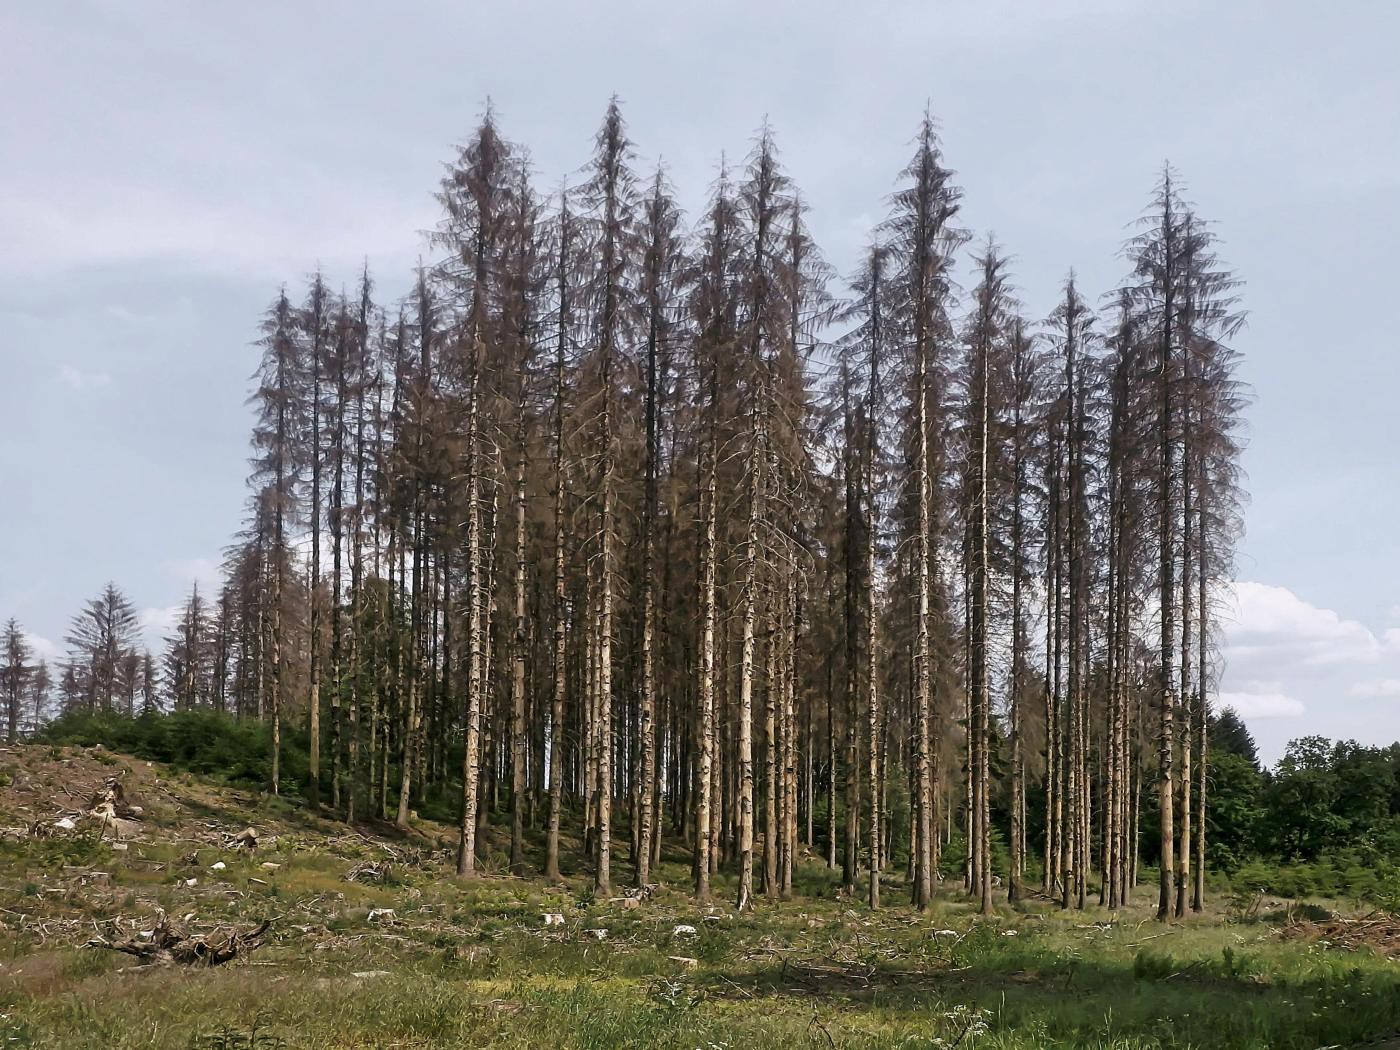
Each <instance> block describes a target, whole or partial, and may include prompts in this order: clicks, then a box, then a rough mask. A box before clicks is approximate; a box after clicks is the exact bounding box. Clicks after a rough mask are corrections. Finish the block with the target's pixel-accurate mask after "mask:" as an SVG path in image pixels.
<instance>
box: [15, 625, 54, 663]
mask: <svg viewBox="0 0 1400 1050" xmlns="http://www.w3.org/2000/svg"><path fill="white" fill-rule="evenodd" d="M24 640H25V641H26V642H28V643H29V649H30V651H31V652H33V654H34V658H35V659H37V660H47V661H48V662H49V663H50V664H53V663H56V662H57V661H58V659H59V657H60V656H62V655H63V650H62V649H60V648H59V647H58V643H57V642H52V641H50V640H49V639H47V638H45V637H44V636H43V635H41V634H34V633H32V632H30V631H25V632H24Z"/></svg>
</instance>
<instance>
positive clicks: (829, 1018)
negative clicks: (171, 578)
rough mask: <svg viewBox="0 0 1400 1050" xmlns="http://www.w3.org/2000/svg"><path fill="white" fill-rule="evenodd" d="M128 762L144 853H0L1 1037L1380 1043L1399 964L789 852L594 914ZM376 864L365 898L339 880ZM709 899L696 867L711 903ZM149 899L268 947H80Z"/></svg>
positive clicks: (12, 849)
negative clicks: (789, 860) (255, 847)
mask: <svg viewBox="0 0 1400 1050" xmlns="http://www.w3.org/2000/svg"><path fill="white" fill-rule="evenodd" d="M64 761H69V762H76V763H77V765H76V766H72V765H70V766H67V767H65V766H63V765H62V763H63V762H64ZM86 761H87V759H86V758H84V757H82V756H78V757H74V756H73V755H64V756H60V757H59V758H57V759H54V758H51V757H48V758H45V760H44V762H43V763H42V764H41V765H40V766H39V767H35V768H26V769H24V770H14V771H13V772H15V773H18V774H19V776H18V779H19V780H20V781H21V783H23V782H25V781H26V780H27V781H28V782H29V784H30V787H31V788H32V789H33V790H32V792H31V794H32V795H33V796H34V797H39V796H41V795H42V790H41V789H40V787H39V785H38V784H37V779H38V778H39V777H40V776H41V775H44V770H45V769H48V767H49V766H54V765H55V764H57V765H56V770H55V769H49V770H48V772H49V773H55V772H56V771H57V772H61V773H62V774H63V775H64V776H66V777H68V778H69V779H70V780H71V779H72V778H73V777H75V776H78V775H79V771H80V770H81V769H85V768H86V767H85V766H84V765H83V763H84V762H86ZM125 764H126V765H128V766H130V767H131V769H132V775H133V777H134V778H135V779H137V780H139V781H140V785H141V787H142V788H143V790H144V792H145V797H146V798H147V799H149V800H150V801H151V802H152V803H153V805H152V810H153V812H155V813H157V814H158V815H159V816H158V821H159V822H158V823H157V820H156V819H153V821H152V824H153V826H152V827H151V828H149V829H148V831H149V833H148V834H146V835H143V836H142V838H143V839H145V840H146V841H136V842H132V843H130V844H129V846H128V848H127V849H126V850H125V851H117V850H113V849H112V847H111V845H110V844H108V843H104V842H101V841H100V840H98V839H97V838H96V837H94V836H92V835H84V834H81V833H80V834H77V835H75V836H72V837H69V838H62V839H49V840H43V841H34V840H30V839H27V838H22V837H19V836H16V835H13V834H12V835H9V836H7V837H6V838H5V840H4V842H3V843H0V900H3V901H4V902H7V903H4V904H3V910H0V919H3V930H0V1047H8V1046H35V1047H55V1048H66V1047H95V1046H100V1047H111V1048H127V1047H132V1048H134V1047H170V1048H187V1047H208V1048H214V1047H221V1048H230V1047H252V1046H258V1047H457V1046H465V1047H476V1046H482V1047H541V1046H544V1047H557V1048H585V1047H588V1048H593V1047H597V1048H603V1047H637V1048H643V1047H645V1048H653V1047H656V1048H677V1050H695V1048H704V1050H720V1048H735V1050H737V1048H741V1047H743V1048H747V1047H775V1048H776V1047H801V1046H809V1047H827V1048H830V1047H840V1048H846V1047H870V1048H875V1047H910V1048H913V1047H980V1048H993V1047H1001V1048H1013V1047H1014V1048H1022V1047H1025V1048H1031V1047H1124V1048H1129V1047H1181V1048H1185V1047H1200V1048H1206V1047H1231V1048H1235V1047H1239V1048H1243V1047H1277V1048H1293V1047H1297V1048H1314V1047H1321V1046H1355V1045H1365V1044H1367V1043H1372V1042H1374V1041H1377V1040H1381V1039H1384V1038H1387V1037H1391V1036H1393V1035H1394V1034H1395V1033H1397V1032H1400V966H1397V965H1396V964H1395V963H1394V962H1391V961H1388V960H1386V959H1385V958H1383V957H1381V956H1380V955H1378V954H1376V953H1374V952H1372V951H1369V950H1366V949H1364V948H1363V949H1358V950H1348V949H1346V948H1343V947H1341V946H1336V945H1329V944H1327V943H1324V942H1317V941H1311V940H1308V939H1303V938H1298V937H1295V936H1291V935H1290V936H1286V935H1285V928H1284V926H1283V924H1282V920H1283V910H1282V909H1280V908H1274V909H1270V908H1261V909H1259V912H1258V915H1257V916H1256V917H1253V918H1251V919H1249V920H1248V921H1233V922H1232V921H1229V918H1228V916H1227V915H1226V914H1225V913H1224V912H1223V911H1215V912H1212V913H1210V914H1207V915H1205V916H1201V917H1198V918H1193V919H1192V920H1190V921H1187V922H1184V923H1180V924H1173V925H1169V926H1166V927H1163V926H1160V925H1158V924H1156V923H1154V922H1152V921H1150V918H1149V914H1148V911H1147V910H1146V904H1147V901H1146V897H1147V892H1146V891H1145V890H1144V892H1143V893H1142V895H1141V897H1142V900H1141V902H1140V903H1139V904H1138V905H1135V906H1134V907H1133V908H1130V909H1128V910H1127V911H1126V912H1124V913H1122V914H1120V915H1117V916H1113V915H1109V914H1108V913H1106V912H1099V911H1097V910H1090V911H1089V912H1087V913H1082V914H1081V913H1061V912H1059V911H1058V910H1056V909H1054V908H1052V907H1050V906H1049V905H1048V904H1044V903H1032V904H1029V905H1027V906H1025V907H1024V908H1021V909H1019V910H1015V911H1013V910H1011V909H1009V908H1006V909H1003V910H1002V911H1001V912H1000V913H999V914H997V915H995V916H993V917H990V918H987V919H982V918H978V917H977V916H975V915H974V914H973V913H972V911H971V909H970V908H969V906H968V905H967V904H966V903H965V902H964V901H963V900H962V899H961V895H960V894H958V893H957V892H955V890H953V889H949V890H948V891H947V892H945V893H944V894H942V895H941V896H940V899H939V901H938V903H937V905H936V907H935V908H934V909H933V910H932V911H931V912H930V913H929V914H928V915H923V916H920V915H917V914H915V913H914V912H912V911H911V910H910V909H909V908H907V907H906V906H904V905H903V904H902V903H901V904H896V905H893V906H891V907H889V908H887V909H886V910H884V911H881V912H879V913H874V914H872V913H871V912H870V911H869V910H868V909H866V908H865V907H864V906H862V905H860V904H859V903H856V902H850V901H845V900H841V899H839V897H838V895H837V893H836V889H837V887H836V885H835V882H834V881H833V879H832V878H831V876H830V874H829V873H828V872H826V870H825V869H824V867H823V866H822V865H821V864H820V863H818V862H816V861H810V862H808V863H807V864H805V865H804V867H803V869H802V872H801V879H800V880H799V881H800V885H801V888H802V889H803V890H805V891H807V892H808V893H811V894H813V896H803V897H799V898H797V899H794V900H792V901H787V902H772V903H769V902H763V901H760V903H759V905H758V907H757V908H756V909H755V911H754V912H753V913H751V914H746V915H742V916H739V915H735V914H733V913H732V911H731V910H729V908H728V907H725V906H716V907H715V908H713V909H702V908H699V907H697V906H696V905H695V903H694V902H693V901H692V900H691V899H690V898H689V895H688V893H687V891H686V888H687V886H688V881H689V879H688V870H687V866H686V861H685V857H684V856H683V855H682V854H680V853H676V854H673V855H668V858H667V861H666V863H665V864H663V865H662V868H661V870H660V872H659V873H658V877H659V879H660V882H661V888H660V889H659V890H658V891H657V892H656V893H655V894H654V895H653V896H652V897H651V898H650V899H648V900H646V901H644V902H642V903H640V904H639V905H636V906H629V905H627V904H624V903H623V902H621V901H610V900H595V899H593V896H592V893H591V891H590V889H589V886H588V882H587V879H586V878H576V879H571V880H568V881H567V882H566V883H564V884H563V885H560V886H549V885H547V884H545V883H544V882H543V881H540V880H533V879H513V878H507V877H499V876H497V877H487V878H482V879H478V880H476V881H473V882H470V883H459V882H457V881H456V880H454V879H452V878H450V877H449V875H448V871H449V870H450V869H449V867H448V866H447V860H448V851H447V850H446V849H445V848H444V841H443V840H441V839H440V838H439V836H440V835H442V836H445V835H447V831H446V829H442V828H438V827H436V826H433V825H425V829H424V834H422V835H418V836H415V837H414V838H412V839H408V840H404V839H399V838H393V837H389V836H387V833H385V835H384V836H383V837H381V835H379V834H376V833H373V832H370V831H369V829H366V832H367V833H366V834H359V833H347V832H346V831H345V830H344V829H343V828H339V827H337V826H336V825H334V824H331V823H328V822H321V821H317V820H315V819H314V818H297V819H293V817H292V814H290V813H289V812H288V811H286V810H285V809H284V808H283V807H281V806H279V805H278V804H277V803H276V802H275V801H274V802H271V803H269V802H267V801H265V800H262V799H259V798H258V797H257V796H255V795H251V794H245V795H239V794H236V793H233V792H230V791H229V790H228V789H221V788H215V787H212V786H210V785H208V784H204V783H201V782H199V781H197V780H194V779H191V778H182V777H173V776H172V777H165V776H163V775H162V771H161V770H160V768H159V767H150V768H147V767H145V764H144V763H125ZM98 770H101V771H102V772H103V773H104V775H105V773H106V772H109V771H110V767H107V766H104V765H101V764H95V765H94V769H93V770H92V771H93V772H94V773H96V772H97V771H98ZM52 786H53V785H52V784H51V785H49V787H50V788H52ZM7 791H8V789H7ZM4 800H9V802H8V803H7V804H9V805H11V811H3V812H0V823H3V824H7V825H12V826H13V825H20V826H23V823H24V819H23V818H27V817H30V816H32V815H33V813H32V811H31V810H30V809H24V806H29V805H30V803H31V801H32V800H31V799H30V798H29V796H22V797H19V800H18V803H16V796H14V794H13V793H12V792H9V793H7V794H5V795H2V796H0V801H4ZM21 810H23V811H21ZM244 823H253V824H255V825H256V826H258V827H259V828H260V829H261V830H263V831H264V834H265V836H267V837H268V838H271V839H274V841H271V842H269V843H267V844H266V846H265V847H264V848H262V849H259V851H258V852H257V854H256V855H253V856H249V855H246V854H242V853H235V852H231V851H227V850H224V849H222V848H221V847H220V846H219V845H217V829H219V828H223V829H226V830H236V829H237V826H239V825H241V824H244ZM381 830H382V829H381ZM493 834H494V832H493ZM495 845H499V842H496V843H495ZM570 845H571V846H572V847H573V848H574V849H577V845H578V844H577V843H571V844H570ZM387 851H392V854H393V856H394V857H395V858H397V859H396V860H391V865H392V868H391V874H390V877H389V879H388V880H387V881H386V882H383V883H380V882H369V883H366V882H358V881H357V882H347V881H346V880H345V875H346V873H347V872H348V871H349V870H351V869H352V868H353V867H354V866H355V865H356V864H358V863H360V862H362V861H365V860H376V861H378V860H382V859H383V858H384V857H385V856H387V855H389V854H388V852H387ZM568 859H569V858H567V857H566V863H567V861H568ZM216 862H222V863H223V864H224V865H225V866H224V868H223V869H221V870H214V869H213V868H212V865H213V864H214V863H216ZM265 864H272V865H276V867H275V868H266V867H264V865H265ZM190 879H194V880H195V884H194V885H193V886H190V885H187V882H188V880H190ZM731 889H732V880H730V879H728V878H725V877H721V878H720V879H719V880H718V881H717V886H716V897H717V900H719V901H722V902H725V904H727V902H728V900H729V897H730V892H731ZM899 894H900V891H899V888H898V886H897V885H891V886H890V887H889V891H888V899H889V900H891V901H897V900H899V899H900V896H899ZM386 908H387V909H392V914H388V915H386V914H383V913H382V912H381V911H380V910H381V909H386ZM160 909H164V910H165V911H167V912H169V913H170V914H172V915H180V916H184V915H186V914H193V915H194V916H195V918H194V919H193V920H192V922H193V923H195V924H200V923H203V924H209V925H212V924H215V923H225V924H245V923H246V924H249V925H251V924H252V923H254V922H256V921H258V920H261V919H262V918H265V917H267V918H272V919H273V920H274V926H273V935H272V939H271V940H270V942H269V943H268V945H267V946H266V947H264V948H263V949H262V950H260V951H258V952H257V953H256V954H254V955H253V956H251V957H249V958H247V959H241V960H238V961H235V962H234V963H231V964H229V965H228V966H225V967H221V968H217V969H208V970H191V969H183V970H174V969H152V968H146V969H142V968H139V967H135V966H133V965H131V960H130V959H128V957H126V956H123V955H119V954H116V953H113V952H107V951H100V950H94V949H84V948H82V947H79V945H81V944H82V943H83V942H84V941H85V940H87V939H88V938H89V937H91V936H92V935H93V933H94V931H95V926H94V924H96V926H97V927H99V928H100V927H101V926H102V924H103V923H104V921H107V920H111V919H117V918H121V919H130V920H135V921H136V924H137V926H138V927H141V926H142V924H146V925H145V926H144V927H142V928H149V924H150V922H151V921H152V920H153V919H154V917H155V916H156V914H157V912H158V910H160ZM546 912H560V913H562V914H563V915H564V916H565V921H564V925H563V926H550V927H546V926H545V925H544V921H543V915H544V914H545V913H546ZM678 926H691V927H694V928H695V932H694V933H693V934H692V933H689V932H686V931H684V930H681V931H678V930H677V927H678ZM599 930H601V931H605V933H604V934H603V935H602V939H599V934H597V933H596V932H595V931H599Z"/></svg>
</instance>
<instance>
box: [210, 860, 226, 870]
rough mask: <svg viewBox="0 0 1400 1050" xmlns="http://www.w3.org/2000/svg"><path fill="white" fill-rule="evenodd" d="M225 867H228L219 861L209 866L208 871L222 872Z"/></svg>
mask: <svg viewBox="0 0 1400 1050" xmlns="http://www.w3.org/2000/svg"><path fill="white" fill-rule="evenodd" d="M226 867H228V865H227V864H225V863H224V862H223V861H221V860H216V861H215V862H214V863H213V864H211V865H209V870H210V871H223V870H224V869H225V868H226Z"/></svg>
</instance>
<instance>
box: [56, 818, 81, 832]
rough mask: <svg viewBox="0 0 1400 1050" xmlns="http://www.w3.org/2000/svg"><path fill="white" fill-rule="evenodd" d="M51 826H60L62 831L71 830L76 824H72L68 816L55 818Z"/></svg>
mask: <svg viewBox="0 0 1400 1050" xmlns="http://www.w3.org/2000/svg"><path fill="white" fill-rule="evenodd" d="M53 826H54V827H56V828H61V829H63V830H64V831H72V830H73V829H74V828H76V827H77V826H78V825H76V824H74V823H73V821H72V820H71V819H69V818H68V817H60V818H59V819H58V820H55V821H54V822H53Z"/></svg>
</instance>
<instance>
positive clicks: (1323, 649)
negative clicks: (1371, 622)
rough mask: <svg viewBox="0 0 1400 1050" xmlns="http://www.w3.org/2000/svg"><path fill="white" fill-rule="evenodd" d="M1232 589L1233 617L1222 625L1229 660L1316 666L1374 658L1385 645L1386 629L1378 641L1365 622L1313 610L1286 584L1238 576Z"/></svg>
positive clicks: (1389, 644)
mask: <svg viewBox="0 0 1400 1050" xmlns="http://www.w3.org/2000/svg"><path fill="white" fill-rule="evenodd" d="M1234 592H1235V606H1236V618H1235V619H1234V620H1233V621H1232V622H1227V623H1226V625H1225V637H1226V640H1227V642H1228V645H1229V650H1230V655H1231V657H1232V659H1236V660H1243V661H1248V662H1251V663H1252V662H1254V661H1258V662H1260V663H1261V664H1263V665H1264V666H1276V665H1277V664H1279V663H1283V664H1295V665H1296V664H1301V665H1304V666H1307V667H1312V668H1317V667H1323V666H1326V665H1330V664H1351V663H1370V662H1374V661H1375V660H1377V659H1379V658H1380V657H1381V656H1382V655H1383V654H1384V653H1385V651H1386V649H1387V648H1390V647H1391V644H1392V643H1391V640H1390V638H1389V637H1388V636H1389V634H1390V633H1391V632H1387V638H1386V639H1385V640H1384V641H1383V640H1382V639H1380V638H1377V637H1376V635H1375V634H1374V633H1373V632H1372V631H1371V629H1370V628H1368V627H1367V626H1366V625H1365V624H1363V623H1360V622H1359V621H1357V620H1348V619H1345V618H1344V617H1342V616H1340V615H1338V614H1337V613H1336V612H1333V611H1332V610H1331V609H1321V608H1318V607H1317V606H1316V605H1312V604H1310V603H1308V602H1307V601H1304V600H1303V599H1302V598H1300V597H1298V595H1296V594H1294V593H1293V592H1292V591H1290V590H1289V589H1288V588H1287V587H1278V586H1274V585H1272V584H1267V583H1254V582H1252V581H1248V580H1241V581H1237V582H1236V583H1235V586H1234ZM1395 634H1396V637H1397V638H1400V631H1396V632H1395Z"/></svg>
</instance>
